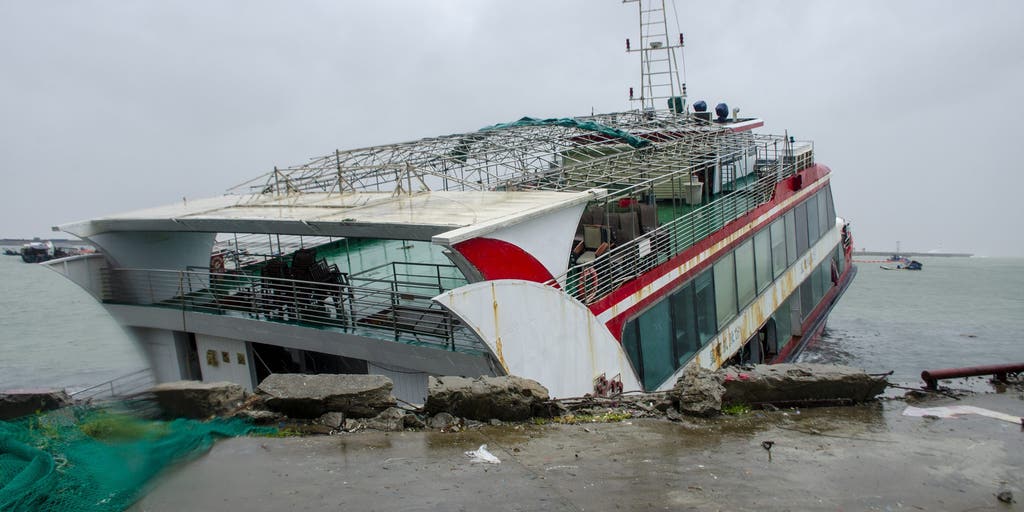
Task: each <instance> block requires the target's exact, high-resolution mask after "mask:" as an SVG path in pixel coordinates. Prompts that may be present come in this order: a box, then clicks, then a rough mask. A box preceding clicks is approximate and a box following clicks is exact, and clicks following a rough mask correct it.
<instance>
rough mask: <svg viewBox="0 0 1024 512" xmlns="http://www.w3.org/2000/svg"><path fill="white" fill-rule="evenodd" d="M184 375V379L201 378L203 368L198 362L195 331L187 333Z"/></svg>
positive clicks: (199, 379)
mask: <svg viewBox="0 0 1024 512" xmlns="http://www.w3.org/2000/svg"><path fill="white" fill-rule="evenodd" d="M185 347H186V348H185V362H186V365H185V372H186V374H187V375H185V378H186V380H198V381H202V380H203V368H202V366H200V364H199V348H198V347H196V333H194V332H190V333H188V343H186V344H185Z"/></svg>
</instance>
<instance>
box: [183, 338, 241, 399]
mask: <svg viewBox="0 0 1024 512" xmlns="http://www.w3.org/2000/svg"><path fill="white" fill-rule="evenodd" d="M196 348H197V349H198V351H199V367H200V369H202V372H203V382H234V383H235V384H238V385H239V386H242V387H243V388H245V390H246V391H249V392H252V380H253V379H252V373H251V371H250V369H249V367H250V365H251V364H252V357H251V354H250V353H249V350H248V347H247V345H246V343H245V342H244V341H242V340H234V339H230V338H222V337H220V336H210V335H208V334H196ZM225 354H226V356H225ZM209 356H212V357H213V359H212V362H211V360H209V359H208V357H209ZM225 359H226V360H225Z"/></svg>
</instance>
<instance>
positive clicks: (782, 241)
mask: <svg viewBox="0 0 1024 512" xmlns="http://www.w3.org/2000/svg"><path fill="white" fill-rule="evenodd" d="M769 231H771V238H772V275H773V276H774V277H779V276H780V275H782V273H783V272H784V271H785V270H786V266H787V265H789V263H788V262H787V261H786V222H785V220H783V219H782V218H781V217H780V218H778V219H776V220H775V222H773V223H772V225H771V227H770V228H769Z"/></svg>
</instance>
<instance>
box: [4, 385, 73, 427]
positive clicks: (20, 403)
mask: <svg viewBox="0 0 1024 512" xmlns="http://www.w3.org/2000/svg"><path fill="white" fill-rule="evenodd" d="M66 405H71V397H69V396H68V394H67V393H65V392H64V390H62V389H12V390H9V391H2V392H0V420H5V421H6V420H13V419H15V418H20V417H22V416H28V415H29V414H33V413H35V412H37V411H50V410H53V409H59V408H61V407H64V406H66Z"/></svg>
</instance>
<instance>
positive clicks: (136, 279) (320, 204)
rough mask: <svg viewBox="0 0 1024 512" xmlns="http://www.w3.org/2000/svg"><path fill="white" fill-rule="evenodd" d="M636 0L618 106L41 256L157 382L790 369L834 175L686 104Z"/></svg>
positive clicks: (837, 291)
mask: <svg viewBox="0 0 1024 512" xmlns="http://www.w3.org/2000/svg"><path fill="white" fill-rule="evenodd" d="M638 3H639V2H638ZM639 7H640V12H641V17H642V19H643V20H644V21H643V22H642V24H641V26H642V27H644V31H643V33H641V37H640V40H639V42H638V44H634V45H631V44H630V43H629V41H627V50H628V51H630V52H631V53H634V54H639V56H640V58H641V64H642V70H643V71H642V73H641V78H642V83H641V85H640V87H639V89H640V90H639V95H638V96H637V95H634V94H633V92H632V90H631V92H630V97H631V99H632V100H633V101H634V105H635V106H636V109H635V110H632V111H625V112H618V113H610V114H600V115H590V116H582V117H575V118H562V119H533V118H523V119H520V120H518V121H514V122H509V123H503V124H496V125H493V126H488V127H486V128H483V129H480V130H477V131H473V132H468V133H461V134H455V135H446V136H440V137H433V138H427V139H422V140H417V141H412V142H407V143H401V144H391V145H385V146H377V147H369V148H362V149H352V150H336V151H332V152H330V153H328V154H326V155H324V156H320V157H317V158H313V159H312V160H310V161H309V162H307V163H304V164H300V165H295V166H292V167H287V168H274V169H273V170H272V171H270V172H268V173H266V174H264V175H262V176H259V177H257V178H255V179H253V180H251V181H249V182H247V183H244V184H242V185H240V186H238V187H236V188H234V189H232V190H230V191H229V193H228V194H227V195H222V196H217V197H211V198H206V199H199V200H188V201H187V202H181V203H176V204H170V205H167V206H163V207H157V208H152V209H146V210H141V211H134V212H129V213H123V214H118V215H111V216H106V217H99V218H94V219H90V220H85V221H81V222H73V223H69V224H64V225H61V226H59V227H57V228H55V229H59V230H61V231H64V232H67V233H70V234H73V235H76V236H78V237H80V238H82V239H84V240H87V241H88V242H90V243H91V244H93V245H94V246H95V247H96V248H97V249H98V252H97V253H96V254H89V255H82V256H76V257H71V258H64V259H59V260H54V261H51V262H49V263H48V265H49V266H50V268H53V269H54V270H57V271H59V272H61V273H62V274H64V275H65V276H67V277H68V278H69V279H71V280H72V281H74V282H76V283H78V284H79V285H81V286H82V287H83V288H85V289H86V290H88V291H89V292H90V293H91V294H92V295H93V296H95V297H96V299H97V300H99V301H100V302H101V303H102V304H103V306H104V307H105V308H106V310H107V311H108V312H109V313H110V314H111V315H112V316H113V317H114V318H115V319H116V320H117V321H118V322H120V323H121V325H123V326H124V327H125V328H126V330H127V331H128V332H129V333H130V334H131V335H132V336H133V337H134V339H135V340H137V342H138V343H139V345H140V346H141V348H142V350H143V352H144V353H145V354H146V356H147V357H148V359H149V361H150V363H151V367H152V369H153V371H154V373H155V377H156V379H157V381H161V382H162V381H173V380H180V379H196V380H203V381H233V382H236V383H238V384H240V385H242V386H243V387H245V388H247V389H250V390H251V389H253V388H254V387H255V386H256V385H257V384H258V383H259V382H260V381H261V380H262V379H263V378H265V377H266V376H267V375H269V374H271V373H276V372H308V373H371V374H382V375H386V376H388V377H390V378H391V379H393V381H394V382H395V394H396V396H398V397H399V398H401V399H403V400H406V401H409V402H412V403H422V402H423V400H424V398H425V394H426V385H427V377H428V376H429V375H463V376H478V375H506V374H512V375H518V376H522V377H527V378H531V379H534V380H537V381H539V382H540V383H542V384H543V385H544V386H546V387H547V388H548V389H549V390H550V391H551V394H552V395H553V396H556V397H570V396H581V395H584V394H588V393H590V394H606V393H615V392H620V391H633V390H648V391H653V390H664V389H668V388H670V387H672V386H673V384H674V383H675V381H676V379H677V378H678V376H679V375H680V374H681V373H682V372H683V371H684V370H685V369H686V368H687V367H691V366H702V367H706V368H718V367H720V366H723V365H726V364H730V363H733V362H780V361H787V360H790V359H792V358H793V357H794V356H795V355H796V354H797V353H798V352H799V351H800V350H801V349H802V348H803V347H805V346H806V345H807V344H808V343H809V342H810V341H812V340H814V339H815V337H816V336H818V334H819V333H820V332H821V330H822V329H823V326H824V324H825V319H826V316H827V314H828V312H829V310H830V309H831V307H832V306H833V304H835V302H836V300H838V298H839V296H840V295H841V294H842V293H843V291H844V290H845V289H846V287H847V286H848V285H849V283H850V281H851V279H852V278H853V276H854V274H855V272H856V267H854V266H853V265H852V264H851V248H852V239H851V234H850V230H849V226H848V225H847V223H846V222H844V220H843V219H841V218H838V217H837V216H836V213H835V208H834V205H833V199H832V190H831V186H830V178H831V171H830V169H829V168H828V167H826V166H824V165H822V164H820V163H818V162H816V160H815V153H814V146H813V144H812V143H811V142H807V141H798V140H794V139H793V138H792V137H788V136H786V135H771V134H761V133H755V131H756V130H757V129H758V128H761V127H762V125H763V121H762V120H761V119H758V118H751V117H740V116H739V115H738V110H733V111H730V110H729V108H728V107H727V106H726V105H725V104H720V105H718V106H717V107H716V108H715V109H714V112H712V111H709V110H708V108H707V106H706V105H705V104H704V103H703V102H696V103H694V104H693V105H689V104H688V103H687V100H686V95H685V85H684V83H683V82H682V80H681V77H680V72H679V69H678V67H677V66H676V65H675V63H676V60H675V59H676V55H677V53H679V52H681V48H682V43H683V38H682V35H679V39H678V40H676V39H675V38H674V36H671V37H670V36H666V35H665V34H667V33H668V30H667V24H666V23H665V16H664V3H663V2H660V1H658V2H646V1H644V2H642V3H641V4H640V5H639ZM661 106H667V107H668V108H657V107H661Z"/></svg>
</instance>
